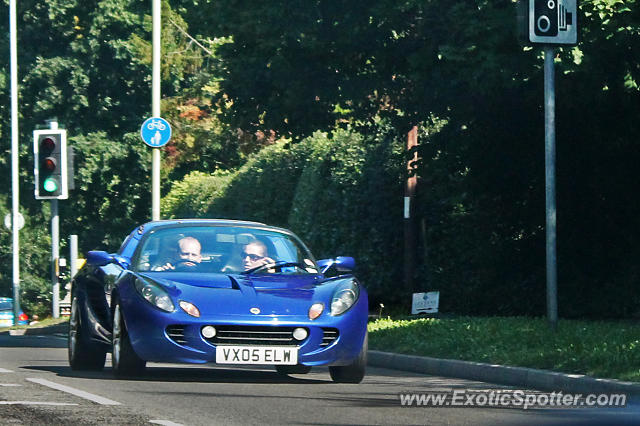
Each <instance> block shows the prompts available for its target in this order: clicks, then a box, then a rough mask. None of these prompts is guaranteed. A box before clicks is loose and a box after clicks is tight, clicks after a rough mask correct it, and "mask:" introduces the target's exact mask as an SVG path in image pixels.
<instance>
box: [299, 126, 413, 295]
mask: <svg viewBox="0 0 640 426" xmlns="http://www.w3.org/2000/svg"><path fill="white" fill-rule="evenodd" d="M376 131H377V133H375V132H374V133H372V134H369V135H366V136H364V135H361V134H359V133H357V132H355V131H353V130H336V131H334V133H333V134H332V135H327V134H325V133H315V134H314V135H313V136H311V137H310V138H308V139H306V140H305V141H304V142H303V143H307V144H310V145H312V146H313V151H312V153H311V154H310V156H309V158H308V160H307V165H306V167H305V169H304V171H303V173H302V175H301V177H300V181H299V183H298V186H297V189H296V193H295V198H294V200H293V208H292V210H291V213H290V215H289V221H288V222H289V226H290V227H291V229H292V230H294V231H295V232H296V233H298V234H299V235H300V236H301V237H302V238H303V239H304V240H305V241H306V242H307V243H308V244H309V245H310V247H311V249H312V250H313V251H314V253H315V255H316V256H318V257H319V258H323V257H333V256H337V255H345V256H353V257H355V259H356V264H357V265H358V277H359V278H360V279H361V280H362V281H363V282H364V284H365V285H366V286H367V288H368V289H369V292H370V295H371V297H372V302H373V301H376V300H378V299H381V300H384V301H385V302H387V301H394V302H398V301H399V300H400V297H402V296H406V291H405V292H402V291H400V290H399V289H398V286H397V283H398V282H401V274H402V265H403V260H402V259H403V257H402V237H401V235H402V220H403V219H402V217H403V216H402V195H403V193H402V190H403V187H402V176H403V172H404V168H403V158H402V147H403V145H404V142H402V141H398V140H397V139H395V137H394V133H393V132H392V131H391V130H390V129H387V128H385V127H384V126H383V125H381V126H379V127H378V128H377V129H376Z"/></svg>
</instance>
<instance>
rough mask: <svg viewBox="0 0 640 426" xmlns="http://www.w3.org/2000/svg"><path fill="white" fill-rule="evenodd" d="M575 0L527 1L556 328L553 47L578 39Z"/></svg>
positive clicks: (550, 312)
mask: <svg viewBox="0 0 640 426" xmlns="http://www.w3.org/2000/svg"><path fill="white" fill-rule="evenodd" d="M577 20H578V5H577V0H529V19H528V29H529V31H528V34H529V41H530V42H531V43H541V44H544V121H545V125H544V146H545V150H544V151H545V193H546V197H545V200H546V201H545V208H546V256H547V265H546V267H547V319H548V321H549V325H550V326H551V328H552V329H554V330H555V329H556V327H557V325H558V282H557V281H558V264H557V252H556V95H555V89H556V88H555V69H554V56H555V48H554V46H553V45H566V44H575V43H576V42H577V38H578V25H577Z"/></svg>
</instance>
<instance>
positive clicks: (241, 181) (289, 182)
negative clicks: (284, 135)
mask: <svg viewBox="0 0 640 426" xmlns="http://www.w3.org/2000/svg"><path fill="white" fill-rule="evenodd" d="M309 150H310V145H309V144H307V143H299V144H291V143H288V142H287V141H281V142H278V143H276V144H273V145H270V146H268V147H266V148H264V149H263V150H262V151H260V152H258V153H257V154H255V155H254V156H252V157H250V158H249V160H248V161H247V163H246V164H245V165H244V166H242V167H241V168H240V169H239V170H238V172H237V173H236V174H235V175H234V176H233V178H232V179H231V181H230V182H229V184H228V185H227V187H226V188H225V190H224V194H223V195H222V196H221V197H218V198H213V199H211V200H210V201H211V204H210V205H209V208H208V209H207V211H206V214H205V216H206V217H223V218H229V219H244V220H255V221H259V222H264V223H267V224H269V225H276V226H287V225H288V223H287V218H288V217H289V212H290V211H291V207H292V201H293V196H294V193H295V190H296V186H297V184H298V178H299V176H300V174H301V173H302V169H303V168H304V166H305V164H306V159H307V156H308V152H309Z"/></svg>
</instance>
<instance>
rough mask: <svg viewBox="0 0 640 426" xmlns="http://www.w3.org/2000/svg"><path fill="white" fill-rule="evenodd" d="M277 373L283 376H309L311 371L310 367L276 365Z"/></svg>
mask: <svg viewBox="0 0 640 426" xmlns="http://www.w3.org/2000/svg"><path fill="white" fill-rule="evenodd" d="M276 371H277V372H278V374H280V375H282V376H287V375H289V374H307V373H308V372H309V371H311V366H310V365H301V364H298V365H276Z"/></svg>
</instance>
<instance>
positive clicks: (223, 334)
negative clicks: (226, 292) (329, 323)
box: [205, 325, 309, 346]
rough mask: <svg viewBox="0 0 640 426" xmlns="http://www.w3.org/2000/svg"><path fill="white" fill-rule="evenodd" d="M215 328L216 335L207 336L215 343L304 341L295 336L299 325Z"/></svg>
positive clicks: (240, 343)
mask: <svg viewBox="0 0 640 426" xmlns="http://www.w3.org/2000/svg"><path fill="white" fill-rule="evenodd" d="M215 328H216V335H215V336H214V337H212V338H209V339H208V338H205V340H206V341H207V342H209V343H212V344H214V345H269V346H274V345H285V346H299V345H300V344H301V343H302V342H301V341H298V340H295V339H294V338H293V330H295V329H296V328H297V327H271V326H236V325H216V326H215ZM308 331H309V330H307V332H308Z"/></svg>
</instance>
